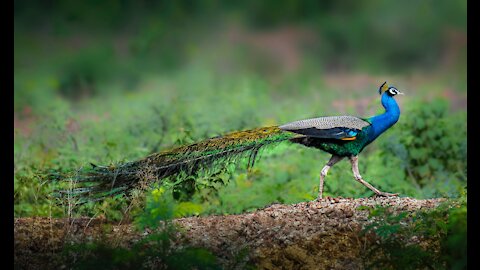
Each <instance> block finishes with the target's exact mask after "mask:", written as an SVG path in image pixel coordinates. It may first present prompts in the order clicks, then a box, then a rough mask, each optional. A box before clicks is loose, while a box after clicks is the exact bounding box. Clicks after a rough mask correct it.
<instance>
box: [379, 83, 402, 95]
mask: <svg viewBox="0 0 480 270" xmlns="http://www.w3.org/2000/svg"><path fill="white" fill-rule="evenodd" d="M378 93H379V94H380V95H381V94H382V93H387V95H389V96H391V97H393V96H395V95H403V93H402V92H400V91H398V89H397V88H395V87H393V86H388V84H387V82H384V83H383V84H382V85H381V86H380V88H378Z"/></svg>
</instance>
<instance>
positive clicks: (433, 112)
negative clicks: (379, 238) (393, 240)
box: [14, 0, 467, 219]
mask: <svg viewBox="0 0 480 270" xmlns="http://www.w3.org/2000/svg"><path fill="white" fill-rule="evenodd" d="M466 6H467V4H466V1H465V0H463V1H450V0H448V1H447V0H436V1H433V0H428V1H427V0H422V1H379V0H366V1H338V0H337V1H293V0H285V1H272V0H267V1H253V0H247V1H236V2H234V1H216V0H205V1H191V0H189V1H187V0H181V1H127V0H123V1H122V0H108V1H100V2H99V1H91V0H86V1H55V0H49V1H27V0H19V1H15V2H14V18H15V19H14V27H15V32H14V46H15V52H14V74H15V75H14V129H15V130H14V139H15V141H14V162H15V167H14V204H15V206H14V215H15V216H16V217H17V216H56V217H58V216H66V215H67V214H72V213H67V210H65V208H63V207H60V206H59V205H58V204H56V201H55V200H54V199H51V198H50V197H49V194H50V192H51V191H52V189H53V188H54V184H51V183H50V182H49V181H48V179H46V178H45V177H44V174H42V172H44V171H46V170H50V169H53V170H66V171H68V170H75V169H77V168H80V167H82V166H88V164H89V162H93V163H96V164H104V165H108V164H111V163H118V162H123V161H131V160H135V159H139V158H142V157H144V156H146V155H148V154H150V153H153V152H157V151H160V150H162V149H164V148H168V147H171V146H173V145H180V144H185V143H191V142H194V141H198V140H201V139H205V138H208V137H212V136H217V135H220V134H222V133H225V132H229V131H234V130H241V129H249V128H254V127H258V126H264V125H276V124H283V123H286V122H290V121H294V120H299V119H304V118H309V117H317V116H327V115H343V114H351V115H357V116H364V117H368V116H371V115H374V114H377V113H381V112H382V110H383V108H382V107H381V105H380V99H379V95H378V92H377V89H378V86H379V85H380V84H382V83H383V82H384V81H387V82H388V83H389V84H391V85H394V86H396V87H397V88H398V89H399V90H400V91H402V92H404V93H405V96H400V97H398V98H397V100H398V102H399V104H400V108H401V110H402V115H401V117H400V120H399V122H398V123H397V124H396V125H395V126H394V127H393V128H391V129H390V130H389V131H387V132H386V133H385V134H384V135H382V136H381V137H379V138H378V139H377V141H376V142H375V143H373V144H372V145H370V146H369V147H367V148H366V149H365V150H364V152H363V153H362V155H361V156H360V171H361V172H362V175H363V176H364V177H365V179H366V180H367V181H369V182H370V183H372V184H373V185H374V186H376V187H378V188H379V189H381V190H384V191H388V192H399V193H400V194H401V195H402V196H411V197H416V198H430V197H439V196H445V197H455V196H458V194H460V193H461V192H463V191H464V190H465V189H466V180H467V176H466V170H467V165H466V159H467V154H466V153H467V142H466V127H467V124H466V109H467V94H466V93H467V91H466V90H467V84H466V76H467V75H466V67H467V65H466V62H467V60H466V55H467V33H466V29H467V26H466ZM329 157H330V155H329V154H327V153H323V152H319V151H317V150H314V149H307V148H304V147H302V146H299V145H281V146H279V147H277V148H274V149H271V150H266V151H264V152H262V153H261V155H260V160H259V161H258V162H257V164H256V165H255V167H254V168H253V170H251V171H247V170H246V169H245V166H244V164H240V165H239V166H238V167H237V168H235V170H233V169H232V170H229V172H225V174H222V175H220V176H216V177H220V178H221V179H222V181H223V182H225V183H228V184H227V185H219V186H215V187H213V188H212V187H210V188H206V187H209V185H208V184H207V183H209V181H207V180H208V179H199V180H198V182H197V186H196V187H195V188H196V193H195V194H194V195H193V197H191V198H189V200H188V201H175V200H174V199H173V198H172V196H171V192H169V191H165V192H164V189H163V188H160V187H158V188H157V189H154V192H153V194H152V193H150V192H147V194H145V196H147V198H150V204H151V205H150V206H152V205H155V202H162V204H168V205H171V206H172V207H174V209H177V210H178V211H177V212H176V213H177V216H182V215H192V214H202V215H207V214H214V213H215V214H226V213H240V212H244V211H248V210H252V209H256V208H259V207H263V206H265V205H268V204H270V203H273V202H281V203H295V202H301V201H307V200H312V199H314V198H315V197H316V194H317V188H318V177H319V173H320V169H321V168H322V167H323V165H324V164H325V163H326V162H327V161H328V159H329ZM325 195H327V196H334V197H337V196H343V197H355V198H356V197H364V196H370V195H372V192H371V191H369V190H367V189H365V188H364V187H363V186H361V185H360V184H359V183H357V182H356V181H354V179H353V177H352V173H351V168H350V165H349V164H348V162H341V163H339V164H338V165H336V166H335V167H334V168H333V169H332V170H330V172H329V175H328V177H327V179H326V187H325ZM142 196H143V195H142ZM159 196H160V197H159ZM152 203H153V204H152ZM129 205H130V206H129ZM139 205H141V204H139ZM137 208H138V209H137ZM137 208H136V207H135V206H134V207H131V204H129V203H128V202H126V201H125V200H124V199H122V198H113V199H108V200H106V201H104V202H101V203H97V204H87V205H83V206H79V207H78V208H76V209H75V212H74V213H73V214H74V215H89V216H106V217H107V218H110V219H121V218H122V216H123V215H124V214H125V213H126V212H131V213H133V214H135V211H136V210H135V209H137V211H140V209H141V208H142V207H140V206H137Z"/></svg>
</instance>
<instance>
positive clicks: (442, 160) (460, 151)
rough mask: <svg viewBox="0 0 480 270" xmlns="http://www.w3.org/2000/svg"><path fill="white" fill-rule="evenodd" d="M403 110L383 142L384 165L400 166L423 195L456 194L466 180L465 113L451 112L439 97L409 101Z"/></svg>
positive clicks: (390, 166) (464, 184)
mask: <svg viewBox="0 0 480 270" xmlns="http://www.w3.org/2000/svg"><path fill="white" fill-rule="evenodd" d="M405 111H406V112H405V113H404V116H402V121H401V122H400V123H398V124H397V126H396V127H395V129H393V130H392V131H391V132H390V133H389V135H388V137H387V138H386V139H385V140H383V141H382V145H381V148H382V154H383V156H384V166H388V167H389V168H392V170H393V167H397V168H398V167H400V169H401V170H403V171H404V173H405V175H406V178H407V179H408V180H409V182H412V183H414V185H417V186H418V187H420V188H422V189H423V190H424V195H426V196H436V195H437V196H438V195H441V196H442V195H443V196H445V195H446V196H454V195H455V194H458V192H459V190H460V189H462V188H464V187H465V186H466V179H467V175H466V173H467V162H466V160H467V141H466V137H467V122H466V113H464V112H457V113H455V114H450V113H449V112H448V103H447V102H446V101H445V100H440V99H437V100H433V101H431V102H430V103H429V105H428V106H426V104H425V103H423V102H412V103H411V104H409V105H408V108H407V109H406V110H405ZM392 154H393V155H392ZM395 165H396V166H395ZM442 186H443V188H442ZM435 193H436V194H435Z"/></svg>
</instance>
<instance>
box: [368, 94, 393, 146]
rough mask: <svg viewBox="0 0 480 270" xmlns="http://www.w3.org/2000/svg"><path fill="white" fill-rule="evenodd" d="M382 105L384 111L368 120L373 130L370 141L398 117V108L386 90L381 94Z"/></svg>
mask: <svg viewBox="0 0 480 270" xmlns="http://www.w3.org/2000/svg"><path fill="white" fill-rule="evenodd" d="M382 105H383V107H384V108H385V113H383V114H380V115H376V116H372V117H370V118H369V119H368V120H370V122H371V123H372V127H373V132H372V134H371V135H370V142H371V141H373V140H374V139H375V138H377V137H378V136H379V135H380V134H382V133H383V132H385V130H387V129H388V128H389V127H391V126H393V124H395V123H396V122H397V121H398V118H399V117H400V108H399V107H398V105H397V102H396V101H395V99H394V98H393V97H392V96H389V95H388V94H387V93H386V92H385V93H383V94H382Z"/></svg>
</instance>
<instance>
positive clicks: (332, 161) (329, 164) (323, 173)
mask: <svg viewBox="0 0 480 270" xmlns="http://www.w3.org/2000/svg"><path fill="white" fill-rule="evenodd" d="M343 158H344V157H341V156H336V155H332V157H331V158H330V160H329V161H328V162H327V165H325V167H323V169H322V171H321V172H320V185H319V187H318V197H317V200H319V199H321V198H322V195H323V183H324V182H325V176H326V175H327V173H328V170H330V168H331V167H332V166H333V165H335V164H336V163H337V162H339V161H340V160H342V159H343Z"/></svg>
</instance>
